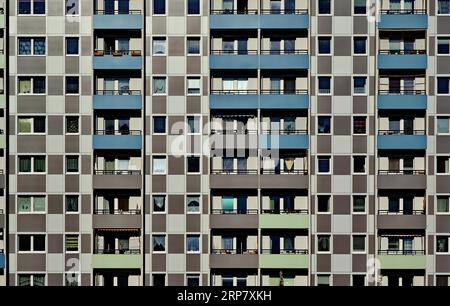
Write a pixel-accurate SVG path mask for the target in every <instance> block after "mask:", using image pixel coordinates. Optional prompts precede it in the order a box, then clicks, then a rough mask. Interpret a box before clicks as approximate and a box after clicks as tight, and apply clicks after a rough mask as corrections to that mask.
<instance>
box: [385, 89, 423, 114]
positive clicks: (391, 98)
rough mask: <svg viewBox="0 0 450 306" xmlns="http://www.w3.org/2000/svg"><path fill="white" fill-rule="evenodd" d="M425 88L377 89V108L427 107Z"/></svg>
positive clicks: (419, 108) (415, 108) (418, 108)
mask: <svg viewBox="0 0 450 306" xmlns="http://www.w3.org/2000/svg"><path fill="white" fill-rule="evenodd" d="M426 94H427V93H426V91H425V90H416V89H405V88H395V89H389V90H378V99H377V100H378V101H377V106H378V109H401V110H403V109H411V110H424V109H427V95H426Z"/></svg>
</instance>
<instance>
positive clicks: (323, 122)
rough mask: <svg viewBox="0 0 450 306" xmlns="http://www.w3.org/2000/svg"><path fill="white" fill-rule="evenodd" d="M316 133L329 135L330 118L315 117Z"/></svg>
mask: <svg viewBox="0 0 450 306" xmlns="http://www.w3.org/2000/svg"><path fill="white" fill-rule="evenodd" d="M317 123H318V124H317V133H318V134H330V133H331V116H319V117H317Z"/></svg>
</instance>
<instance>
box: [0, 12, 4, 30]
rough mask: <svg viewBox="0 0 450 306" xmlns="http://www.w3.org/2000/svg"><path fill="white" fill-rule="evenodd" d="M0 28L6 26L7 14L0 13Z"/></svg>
mask: <svg viewBox="0 0 450 306" xmlns="http://www.w3.org/2000/svg"><path fill="white" fill-rule="evenodd" d="M0 28H2V29H4V28H5V14H0Z"/></svg>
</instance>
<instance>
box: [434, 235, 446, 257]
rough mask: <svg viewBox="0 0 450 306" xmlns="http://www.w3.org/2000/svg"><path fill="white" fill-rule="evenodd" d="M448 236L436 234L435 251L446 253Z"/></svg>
mask: <svg viewBox="0 0 450 306" xmlns="http://www.w3.org/2000/svg"><path fill="white" fill-rule="evenodd" d="M448 239H449V237H448V236H436V253H448Z"/></svg>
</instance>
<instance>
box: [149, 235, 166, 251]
mask: <svg viewBox="0 0 450 306" xmlns="http://www.w3.org/2000/svg"><path fill="white" fill-rule="evenodd" d="M154 236H164V251H154V250H153V247H154V246H153V237H154ZM151 247H152V254H166V253H167V249H168V246H167V234H166V233H160V232H155V233H152V241H151Z"/></svg>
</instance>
